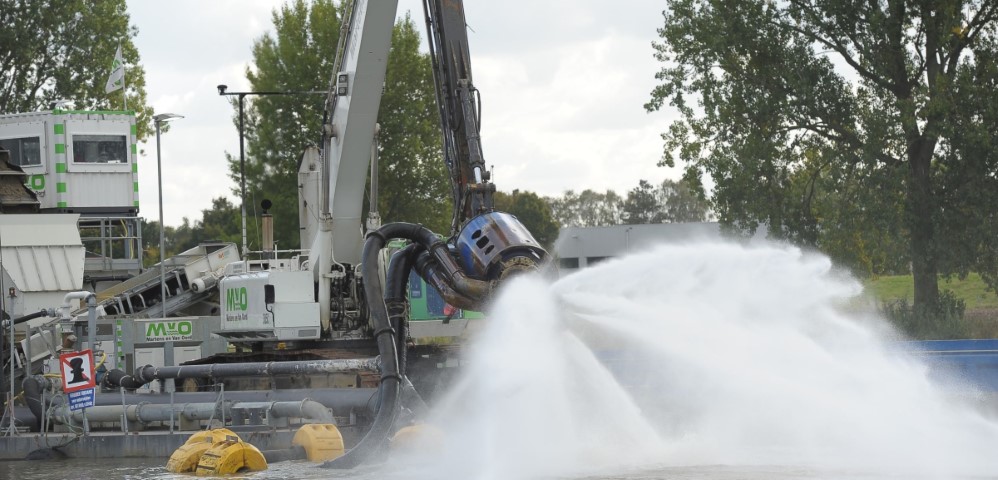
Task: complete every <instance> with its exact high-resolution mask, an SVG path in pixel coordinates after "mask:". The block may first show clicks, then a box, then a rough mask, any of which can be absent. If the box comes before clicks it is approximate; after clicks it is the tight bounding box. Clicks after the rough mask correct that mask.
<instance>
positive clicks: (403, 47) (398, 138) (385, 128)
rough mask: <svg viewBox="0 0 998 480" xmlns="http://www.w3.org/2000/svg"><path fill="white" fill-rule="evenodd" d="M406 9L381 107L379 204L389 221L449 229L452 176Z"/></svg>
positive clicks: (428, 75)
mask: <svg viewBox="0 0 998 480" xmlns="http://www.w3.org/2000/svg"><path fill="white" fill-rule="evenodd" d="M419 42H420V35H419V32H418V31H417V30H416V25H415V23H413V21H412V19H410V18H409V16H408V15H406V17H405V18H404V19H402V20H400V21H399V23H398V24H396V25H395V30H394V31H393V32H392V49H391V52H390V53H389V54H388V71H387V73H386V78H385V93H384V95H383V96H382V97H381V109H380V110H379V111H378V124H379V125H381V133H380V135H379V137H380V138H379V145H380V149H379V168H378V172H379V173H378V175H379V178H378V181H379V190H380V191H379V195H378V210H379V212H380V214H381V218H382V220H384V221H385V222H398V221H407V222H416V223H421V224H423V225H424V226H426V227H427V228H429V229H430V230H432V231H434V232H438V233H447V232H449V231H450V222H451V211H452V209H453V205H452V201H453V200H452V199H451V190H450V176H449V174H448V173H447V166H446V165H445V164H444V162H443V146H442V143H441V135H440V116H439V114H438V113H437V112H438V110H437V106H436V101H437V100H436V93H435V87H434V85H433V70H432V66H431V63H430V57H429V55H428V54H423V53H420V52H419Z"/></svg>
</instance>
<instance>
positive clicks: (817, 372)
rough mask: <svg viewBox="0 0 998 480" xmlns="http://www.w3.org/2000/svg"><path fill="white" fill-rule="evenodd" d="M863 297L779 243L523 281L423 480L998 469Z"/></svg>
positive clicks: (481, 343)
mask: <svg viewBox="0 0 998 480" xmlns="http://www.w3.org/2000/svg"><path fill="white" fill-rule="evenodd" d="M860 294H861V287H860V285H859V283H858V282H857V281H855V280H854V279H851V278H849V277H848V276H847V275H844V274H841V273H839V272H837V271H836V270H835V269H834V268H833V267H832V264H831V262H830V261H829V260H828V259H827V258H826V257H823V256H821V255H817V254H807V253H803V252H801V251H800V250H798V249H795V248H790V247H782V246H772V245H768V246H754V247H745V246H741V245H736V244H722V243H708V244H699V245H696V246H692V245H689V246H677V245H671V246H661V247H658V248H656V249H653V250H649V251H647V252H644V253H641V254H635V255H632V256H629V257H625V258H621V259H617V260H612V261H607V262H604V263H602V264H600V265H597V266H594V267H591V268H588V269H585V270H582V271H579V272H577V273H574V274H572V275H569V276H566V277H564V278H562V279H560V280H557V281H555V282H553V283H551V282H549V281H547V280H544V279H541V278H538V277H527V278H521V279H517V280H516V281H514V282H512V283H511V284H510V285H508V287H507V288H506V289H505V291H504V292H502V294H501V295H500V297H499V298H498V299H497V300H496V302H495V304H494V305H493V307H492V309H491V311H490V312H489V318H488V320H487V322H488V324H487V327H486V328H485V329H484V331H482V332H481V333H480V334H479V336H478V338H476V339H475V342H474V343H473V345H471V346H469V347H468V348H467V350H468V352H469V353H468V358H467V359H466V360H465V363H466V366H465V367H464V371H463V373H462V380H461V381H460V382H459V383H458V385H457V386H456V388H454V390H453V391H452V392H451V393H450V394H449V395H448V396H447V398H446V399H445V400H444V401H443V402H441V404H439V405H438V406H437V408H436V409H435V411H436V414H435V417H436V418H435V419H434V422H435V424H436V425H438V426H439V427H440V428H441V429H442V430H443V431H444V438H445V439H444V440H443V442H442V445H438V446H437V447H438V449H437V450H436V453H437V454H436V455H432V456H429V457H428V456H427V454H426V453H425V452H423V453H421V454H420V455H421V458H422V462H421V464H422V465H423V467H421V468H417V469H412V468H410V469H408V470H407V475H415V476H419V475H418V473H419V472H420V471H422V472H423V473H425V474H426V476H427V477H431V478H448V479H449V478H454V479H457V478H461V479H469V478H474V479H479V478H480V479H491V478H495V479H504V480H508V479H516V478H538V477H552V476H558V477H562V476H580V475H581V476H594V475H595V476H600V475H617V474H618V473H619V472H624V471H634V469H656V468H659V469H660V468H674V467H676V466H696V465H730V466H734V468H735V469H736V470H737V468H738V466H743V467H746V468H754V467H757V466H760V465H777V466H786V467H802V468H818V469H825V470H824V471H827V470H832V471H861V472H876V473H877V474H878V475H879V474H918V475H920V476H930V477H934V476H939V477H952V476H956V475H993V474H995V473H996V472H998V454H996V453H995V449H996V448H998V424H996V423H995V422H994V421H992V420H989V419H987V418H986V417H985V416H984V415H982V414H981V413H979V412H977V411H975V410H973V409H971V408H969V407H967V406H965V405H961V404H959V402H957V401H955V400H954V399H953V398H952V396H950V395H948V394H947V393H946V392H944V391H943V390H942V389H940V388H939V387H938V386H937V385H934V384H933V383H932V382H931V381H930V380H929V378H928V375H927V368H926V367H925V366H924V365H923V364H921V363H920V362H919V361H917V360H916V359H914V358H912V357H909V356H908V355H906V354H905V353H903V352H901V351H900V350H899V349H898V348H897V347H896V345H894V343H893V342H894V340H895V339H896V337H895V336H894V335H893V333H892V330H891V329H890V328H889V327H888V326H887V324H886V323H885V322H884V321H883V320H881V319H879V318H877V317H876V316H875V315H872V314H869V313H861V312H859V311H858V310H859V309H857V308H855V304H856V302H855V299H856V297H857V296H858V295H860ZM427 458H432V461H429V463H428V461H427ZM402 463H403V464H406V462H402ZM614 472H618V473H614ZM819 477H821V475H819Z"/></svg>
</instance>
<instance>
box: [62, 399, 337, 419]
mask: <svg viewBox="0 0 998 480" xmlns="http://www.w3.org/2000/svg"><path fill="white" fill-rule="evenodd" d="M219 409H221V412H219ZM239 409H263V410H267V411H268V412H269V414H268V416H272V417H276V418H303V419H307V420H309V422H308V423H333V415H332V414H331V413H329V410H328V409H327V408H326V407H325V406H323V405H322V404H321V403H318V402H316V401H313V400H310V399H304V400H300V401H297V402H248V403H246V402H223V403H222V404H221V405H220V404H216V403H214V402H210V403H177V404H174V405H158V404H151V403H146V402H141V403H138V404H134V405H126V406H124V407H122V406H120V405H107V406H95V407H90V408H88V409H87V414H86V419H87V420H88V421H90V422H119V421H121V419H122V413H124V418H125V419H126V420H127V421H131V422H139V423H151V422H165V421H170V420H171V419H173V418H175V417H180V418H183V419H186V420H190V421H200V420H208V419H210V418H213V417H217V418H224V419H227V418H231V417H232V410H239ZM52 418H53V419H55V420H56V421H57V422H59V423H62V424H73V423H77V424H78V423H80V422H82V421H83V419H84V415H83V412H82V411H79V410H77V411H73V410H70V409H69V405H66V404H63V405H59V406H56V407H54V408H53V409H52Z"/></svg>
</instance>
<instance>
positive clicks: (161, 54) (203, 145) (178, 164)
mask: <svg viewBox="0 0 998 480" xmlns="http://www.w3.org/2000/svg"><path fill="white" fill-rule="evenodd" d="M282 3H283V1H282V0H212V1H210V2H205V1H201V0H174V1H171V2H146V1H141V0H128V9H129V13H130V14H131V17H132V24H133V25H135V26H136V27H138V29H139V34H138V37H137V38H136V39H135V40H134V41H135V44H136V46H137V47H138V49H139V53H140V55H141V57H142V64H143V65H144V66H145V70H146V83H147V92H148V96H149V97H148V100H149V103H150V105H152V107H153V108H154V109H155V110H156V112H157V113H165V112H169V113H176V114H179V115H184V117H185V118H183V119H179V120H175V121H174V124H173V126H172V127H171V130H170V131H169V132H168V133H167V134H165V135H164V136H163V138H162V159H163V170H164V171H163V197H164V202H163V203H164V216H165V219H166V220H165V221H166V224H167V225H178V224H179V223H180V222H181V219H182V218H184V217H187V218H189V219H191V220H192V221H194V220H197V219H200V218H201V210H203V209H206V208H209V207H210V206H211V199H212V198H214V197H218V196H222V195H224V196H228V197H230V198H232V199H233V203H236V204H237V205H238V200H236V198H235V196H233V195H232V193H231V192H232V189H233V187H235V185H234V183H233V182H232V181H230V180H229V178H228V176H227V174H226V173H227V169H226V165H225V152H230V153H233V154H236V155H238V152H239V135H238V131H237V129H236V128H235V127H234V126H233V123H232V115H233V111H232V108H231V107H230V106H229V104H228V102H226V100H225V99H223V98H221V97H219V96H218V93H217V90H216V85H218V84H227V85H229V87H230V90H233V91H237V90H243V89H246V88H248V83H247V82H246V79H245V74H244V72H245V68H246V66H247V65H248V64H249V63H250V62H251V61H252V55H251V48H252V45H253V41H254V40H255V39H257V38H259V37H260V36H262V35H264V34H265V33H267V32H268V31H270V30H271V29H272V26H271V25H272V24H271V12H272V11H273V9H274V8H276V7H279V6H280V5H281V4H282ZM421 5H422V2H421V1H417V0H401V1H400V2H399V15H404V14H405V12H406V11H411V12H412V16H413V18H415V19H417V22H416V23H417V25H422V15H423V14H422V6H421ZM662 8H663V6H662V4H661V3H660V2H655V1H652V0H628V1H625V2H606V1H605V0H546V1H543V2H526V1H513V2H494V1H487V0H466V1H465V14H466V16H467V22H468V26H469V28H470V29H471V32H470V42H471V55H472V69H473V74H474V81H475V85H476V87H478V89H479V90H480V91H481V93H482V142H483V150H484V153H485V159H486V162H487V163H488V164H489V165H494V167H495V177H494V179H493V180H494V182H495V183H496V185H497V187H498V188H499V190H503V191H511V190H513V189H521V190H529V191H534V192H537V193H538V194H540V195H560V194H561V193H563V192H564V191H565V190H568V189H574V190H577V191H578V190H584V189H586V188H591V189H594V190H600V191H602V190H606V189H613V190H615V191H617V193H620V194H622V195H623V194H626V192H627V191H628V190H630V189H631V188H633V187H634V186H636V185H637V183H638V180H639V179H646V180H650V181H653V182H659V181H661V180H663V179H665V178H678V177H679V172H678V171H673V170H671V169H666V168H663V167H657V166H656V163H657V161H658V159H659V158H660V156H661V149H662V141H661V138H660V136H659V135H660V134H661V133H662V132H663V131H665V129H666V127H667V125H668V123H669V122H670V121H671V120H672V118H673V115H674V114H673V113H671V112H666V111H663V112H656V113H647V112H645V111H644V108H643V107H642V105H644V103H645V102H646V101H647V100H648V98H649V92H651V89H652V88H653V86H654V85H655V79H654V74H655V72H656V71H657V70H658V68H659V66H658V64H657V63H656V61H655V60H654V58H653V57H652V53H653V50H652V47H651V43H652V41H654V40H655V39H656V38H657V36H656V28H658V27H659V26H660V25H661V23H662V15H661V11H662ZM423 48H424V49H425V41H424V47H423ZM109 61H110V60H109ZM327 82H328V78H317V79H316V87H317V89H322V88H324V86H325V85H326V84H327ZM153 141H154V139H153ZM141 147H142V148H144V150H145V151H146V156H145V157H143V158H141V159H140V160H139V161H140V163H143V164H144V165H146V166H147V167H144V168H141V167H140V169H139V172H140V173H139V176H140V178H139V180H140V183H141V188H140V195H141V198H140V202H141V203H140V205H141V208H142V212H141V215H142V216H144V217H146V218H150V219H155V218H156V217H157V216H158V211H157V208H158V204H157V191H156V169H155V159H156V157H155V151H156V149H155V144H154V143H152V142H150V143H148V144H147V145H144V146H141ZM288 188H295V187H294V186H293V185H289V186H288Z"/></svg>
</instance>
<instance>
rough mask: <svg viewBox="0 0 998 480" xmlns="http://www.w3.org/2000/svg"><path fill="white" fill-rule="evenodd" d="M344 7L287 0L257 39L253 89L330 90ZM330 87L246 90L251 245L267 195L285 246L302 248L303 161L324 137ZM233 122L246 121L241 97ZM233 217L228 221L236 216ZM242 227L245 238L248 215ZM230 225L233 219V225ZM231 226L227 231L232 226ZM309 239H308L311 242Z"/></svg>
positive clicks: (236, 177)
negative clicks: (241, 117) (242, 116)
mask: <svg viewBox="0 0 998 480" xmlns="http://www.w3.org/2000/svg"><path fill="white" fill-rule="evenodd" d="M340 13H341V11H340V9H339V8H338V7H337V6H336V5H335V4H334V3H333V2H332V1H331V0H317V1H315V2H310V3H306V2H305V1H303V0H296V1H292V2H288V3H285V4H284V5H282V6H281V7H280V8H279V9H275V10H274V12H273V13H272V20H273V23H274V33H273V34H271V33H267V34H264V35H263V36H262V37H260V38H259V39H258V40H256V41H255V42H254V44H253V64H254V66H253V67H252V68H250V67H247V69H246V78H247V79H248V80H249V83H250V88H249V90H250V91H254V92H260V91H276V92H309V91H320V92H325V91H326V85H327V82H328V79H329V78H330V76H331V75H332V71H333V60H334V59H335V56H336V42H337V38H338V36H339V29H340ZM324 101H325V95H324V94H323V95H318V94H301V95H269V96H247V97H245V98H244V102H245V106H244V111H245V114H246V115H245V117H246V118H245V125H246V126H245V128H244V132H245V138H246V140H245V141H246V163H245V170H246V196H247V198H246V212H247V216H250V218H249V219H248V220H247V230H248V232H247V233H248V237H249V239H248V241H249V243H250V248H251V249H253V250H259V249H260V247H261V245H260V243H259V239H260V236H259V230H258V229H257V228H256V227H257V225H258V224H259V221H258V220H256V217H257V215H258V214H259V213H262V212H261V211H260V210H259V205H260V202H262V201H263V200H264V199H269V200H271V202H273V207H272V208H271V209H270V213H271V214H273V215H274V239H275V240H276V241H277V244H278V246H279V247H280V248H282V249H286V248H298V247H299V243H300V239H299V225H298V189H297V188H296V186H297V184H298V161H299V159H300V157H301V154H302V152H303V151H304V150H305V148H306V147H307V146H309V145H314V144H315V143H316V142H318V141H319V138H320V131H321V130H320V129H321V124H322V115H323V104H324ZM233 106H234V108H235V115H234V118H233V122H234V123H235V125H236V127H237V128H238V126H239V109H238V102H237V101H236V100H235V99H234V100H233ZM240 170H241V166H240V159H239V158H238V157H233V156H231V155H230V156H229V172H230V177H231V178H232V179H233V181H234V182H235V185H236V186H235V188H234V189H233V193H234V194H235V195H236V196H237V197H238V196H239V194H240V192H239V181H240ZM229 223H230V222H225V224H229ZM238 224H239V227H237V229H236V232H237V233H238V235H239V237H240V240H239V241H240V242H241V236H242V233H241V231H240V230H241V220H240V221H239V223H238ZM230 228H231V227H230ZM230 233H232V232H231V231H226V232H225V234H230ZM306 247H307V246H306Z"/></svg>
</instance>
